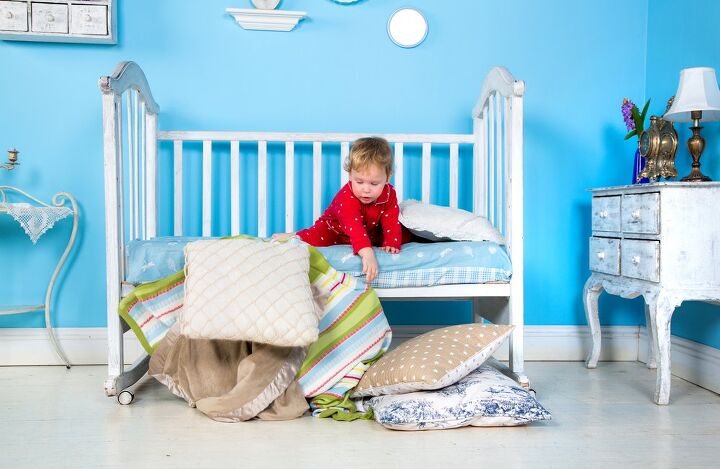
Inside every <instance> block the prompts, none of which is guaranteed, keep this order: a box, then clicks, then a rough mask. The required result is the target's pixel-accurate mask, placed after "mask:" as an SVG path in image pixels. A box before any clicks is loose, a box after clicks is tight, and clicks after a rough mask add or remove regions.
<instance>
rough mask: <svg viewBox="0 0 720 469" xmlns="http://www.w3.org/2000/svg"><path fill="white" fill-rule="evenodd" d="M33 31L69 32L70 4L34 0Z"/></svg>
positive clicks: (32, 5)
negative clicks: (35, 0) (36, 0)
mask: <svg viewBox="0 0 720 469" xmlns="http://www.w3.org/2000/svg"><path fill="white" fill-rule="evenodd" d="M30 8H31V9H32V19H31V21H30V23H31V25H32V31H33V32H39V33H65V34H67V32H68V24H69V21H68V6H67V5H64V4H60V3H42V2H32V3H31V4H30Z"/></svg>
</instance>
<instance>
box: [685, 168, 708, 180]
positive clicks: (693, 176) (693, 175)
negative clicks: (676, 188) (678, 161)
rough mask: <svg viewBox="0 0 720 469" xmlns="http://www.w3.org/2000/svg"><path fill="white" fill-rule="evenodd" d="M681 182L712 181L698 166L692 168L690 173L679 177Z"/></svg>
mask: <svg viewBox="0 0 720 469" xmlns="http://www.w3.org/2000/svg"><path fill="white" fill-rule="evenodd" d="M680 180H681V181H683V182H707V181H712V179H710V178H709V177H707V176H705V175H704V174H703V173H701V172H700V168H693V169H692V170H691V171H690V174H688V175H687V176H685V177H684V178H682V179H680Z"/></svg>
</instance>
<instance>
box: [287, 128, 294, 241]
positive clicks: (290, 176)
mask: <svg viewBox="0 0 720 469" xmlns="http://www.w3.org/2000/svg"><path fill="white" fill-rule="evenodd" d="M285 232H287V233H294V232H295V144H294V143H293V142H285Z"/></svg>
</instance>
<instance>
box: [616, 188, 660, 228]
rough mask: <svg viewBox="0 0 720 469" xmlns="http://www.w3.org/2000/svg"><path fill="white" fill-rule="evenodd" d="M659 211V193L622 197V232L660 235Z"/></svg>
mask: <svg viewBox="0 0 720 469" xmlns="http://www.w3.org/2000/svg"><path fill="white" fill-rule="evenodd" d="M659 210H660V194H659V193H658V192H649V193H646V194H627V195H624V196H622V230H623V231H624V232H626V233H647V234H657V233H659V232H660V226H659V225H660V213H659Z"/></svg>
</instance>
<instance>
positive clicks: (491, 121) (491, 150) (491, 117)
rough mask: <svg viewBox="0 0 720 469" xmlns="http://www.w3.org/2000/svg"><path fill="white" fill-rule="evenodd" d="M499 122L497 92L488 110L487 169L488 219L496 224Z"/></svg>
mask: <svg viewBox="0 0 720 469" xmlns="http://www.w3.org/2000/svg"><path fill="white" fill-rule="evenodd" d="M496 123H497V116H496V113H495V93H493V94H492V95H490V104H489V111H488V125H489V128H488V137H489V138H488V156H489V158H488V171H487V178H488V185H487V193H488V199H489V200H488V202H489V203H490V206H489V207H488V220H490V223H492V224H493V226H496V225H495V158H496V153H495V132H494V129H495V125H496Z"/></svg>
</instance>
